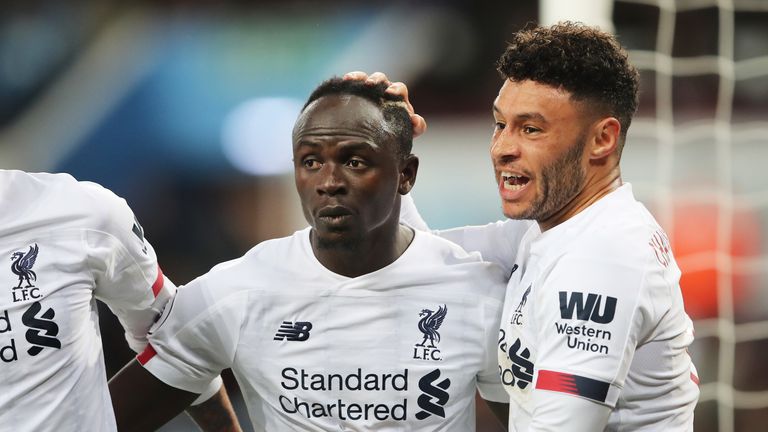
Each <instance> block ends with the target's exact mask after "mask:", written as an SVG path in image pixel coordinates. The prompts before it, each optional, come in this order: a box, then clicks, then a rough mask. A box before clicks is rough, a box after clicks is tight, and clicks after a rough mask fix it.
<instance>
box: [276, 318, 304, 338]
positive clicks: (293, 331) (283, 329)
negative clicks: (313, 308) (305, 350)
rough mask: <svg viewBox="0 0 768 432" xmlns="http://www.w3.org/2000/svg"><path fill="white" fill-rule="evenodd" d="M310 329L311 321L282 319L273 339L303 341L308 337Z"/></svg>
mask: <svg viewBox="0 0 768 432" xmlns="http://www.w3.org/2000/svg"><path fill="white" fill-rule="evenodd" d="M310 330H312V323H311V322H309V321H296V322H295V323H293V322H291V321H283V323H282V324H280V328H278V329H277V333H275V337H274V339H273V340H276V341H281V340H286V339H288V340H289V341H291V342H304V341H305V340H307V339H309V331H310Z"/></svg>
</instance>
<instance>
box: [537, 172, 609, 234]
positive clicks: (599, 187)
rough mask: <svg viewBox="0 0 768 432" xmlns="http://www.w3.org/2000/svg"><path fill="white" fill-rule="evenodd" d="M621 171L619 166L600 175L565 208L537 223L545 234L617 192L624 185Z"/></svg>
mask: <svg viewBox="0 0 768 432" xmlns="http://www.w3.org/2000/svg"><path fill="white" fill-rule="evenodd" d="M622 184H623V183H622V181H621V171H620V170H619V166H618V164H617V165H615V166H614V167H613V168H611V169H610V170H608V171H606V172H602V173H599V174H597V175H595V176H594V177H592V178H591V179H588V180H587V182H585V185H584V188H582V189H581V191H580V192H579V193H578V194H576V196H575V197H574V198H573V199H572V200H571V201H570V202H568V204H566V205H565V206H563V208H561V209H560V210H559V211H557V212H556V213H554V214H552V215H551V216H549V217H548V218H547V219H545V220H540V221H537V222H538V224H539V229H540V230H541V232H544V231H546V230H548V229H552V228H554V227H556V226H558V225H560V224H561V223H563V222H565V221H567V220H568V219H570V218H572V217H574V216H576V215H577V214H579V213H581V212H582V211H584V210H585V209H587V208H588V207H589V206H591V205H592V204H594V203H596V202H597V201H599V200H600V199H601V198H602V197H604V196H606V195H608V194H609V193H611V192H613V191H615V190H616V189H618V188H619V187H620V186H621V185H622Z"/></svg>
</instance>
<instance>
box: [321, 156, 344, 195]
mask: <svg viewBox="0 0 768 432" xmlns="http://www.w3.org/2000/svg"><path fill="white" fill-rule="evenodd" d="M342 169H343V167H341V166H340V165H338V164H335V163H326V164H325V165H323V167H322V168H321V169H320V172H319V173H318V175H319V177H320V178H319V181H318V183H317V187H316V191H317V193H318V194H320V195H338V194H342V193H346V192H347V184H346V181H345V180H344V176H343V174H342V172H341V170H342Z"/></svg>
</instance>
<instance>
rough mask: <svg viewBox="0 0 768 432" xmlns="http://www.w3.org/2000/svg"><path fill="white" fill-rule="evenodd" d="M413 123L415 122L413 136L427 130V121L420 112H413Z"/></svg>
mask: <svg viewBox="0 0 768 432" xmlns="http://www.w3.org/2000/svg"><path fill="white" fill-rule="evenodd" d="M411 123H413V137H414V138H416V137H417V136H419V135H421V134H423V133H424V132H426V131H427V121H426V120H424V117H422V116H420V115H418V114H411Z"/></svg>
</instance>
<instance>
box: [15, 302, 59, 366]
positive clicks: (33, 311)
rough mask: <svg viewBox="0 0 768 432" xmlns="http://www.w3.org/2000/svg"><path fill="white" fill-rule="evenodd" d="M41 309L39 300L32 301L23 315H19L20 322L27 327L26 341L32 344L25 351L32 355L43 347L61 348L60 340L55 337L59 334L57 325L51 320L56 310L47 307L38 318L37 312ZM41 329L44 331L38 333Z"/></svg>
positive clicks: (36, 353)
mask: <svg viewBox="0 0 768 432" xmlns="http://www.w3.org/2000/svg"><path fill="white" fill-rule="evenodd" d="M42 309H43V307H42V306H40V302H34V303H32V304H31V305H30V306H29V309H27V310H26V311H25V312H24V315H22V316H21V322H22V323H23V324H24V325H25V326H27V327H29V330H27V334H26V337H27V342H29V343H30V344H32V345H34V346H33V347H31V348H30V349H28V350H27V352H28V353H29V355H31V356H33V357H34V356H36V355H38V354H40V351H42V350H43V348H56V349H60V348H61V342H60V341H59V340H58V339H56V337H55V336H56V335H58V334H59V326H58V325H56V323H55V322H53V321H52V320H53V317H55V316H56V312H54V310H53V309H51V308H48V310H46V311H45V312H43V314H42V315H40V317H39V318H38V317H37V314H38V313H40V311H41V310H42ZM41 330H42V331H44V332H45V333H44V334H40V331H41Z"/></svg>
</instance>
